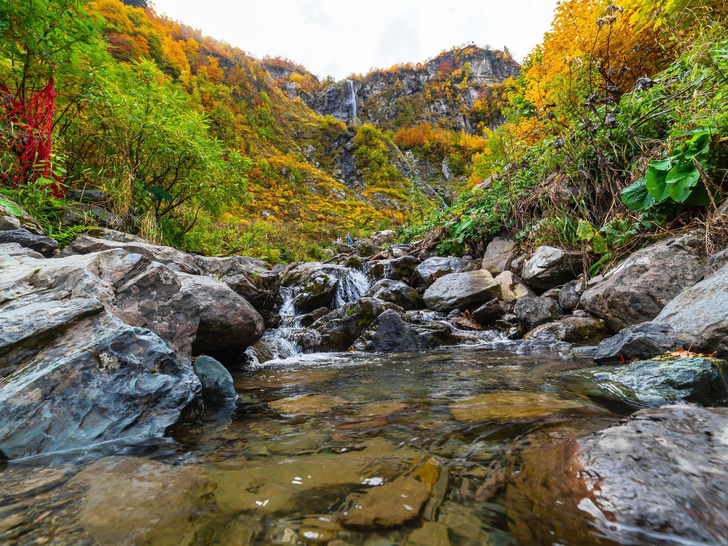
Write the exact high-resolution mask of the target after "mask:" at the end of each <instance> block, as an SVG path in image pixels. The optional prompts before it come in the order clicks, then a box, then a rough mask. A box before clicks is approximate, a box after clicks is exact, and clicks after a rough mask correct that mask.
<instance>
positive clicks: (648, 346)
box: [594, 322, 679, 364]
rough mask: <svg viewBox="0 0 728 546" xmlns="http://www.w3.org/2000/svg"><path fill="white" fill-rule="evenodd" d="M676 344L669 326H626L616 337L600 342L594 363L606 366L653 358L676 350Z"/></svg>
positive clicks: (647, 324) (673, 333) (653, 324)
mask: <svg viewBox="0 0 728 546" xmlns="http://www.w3.org/2000/svg"><path fill="white" fill-rule="evenodd" d="M678 344H679V342H678V340H677V338H676V336H675V331H674V330H673V329H672V327H671V326H669V325H666V324H656V323H653V322H644V323H642V324H635V325H634V326H628V327H627V328H625V329H624V330H622V331H621V332H619V333H618V334H617V335H616V336H613V337H610V338H609V339H605V340H604V341H602V343H600V344H599V348H598V349H597V352H596V353H595V354H594V362H596V363H597V364H606V363H609V362H629V361H630V360H633V359H635V358H639V359H648V358H654V357H656V356H660V355H663V354H665V353H666V352H667V351H670V350H672V349H676V348H677V345H678Z"/></svg>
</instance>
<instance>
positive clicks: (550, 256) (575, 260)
mask: <svg viewBox="0 0 728 546" xmlns="http://www.w3.org/2000/svg"><path fill="white" fill-rule="evenodd" d="M581 270H582V257H581V253H580V252H575V251H571V250H563V249H561V248H554V247H551V246H541V247H538V248H537V249H536V251H535V252H534V253H533V255H532V256H531V257H530V258H527V259H526V261H525V262H524V263H523V265H522V270H521V278H522V279H523V280H524V281H525V282H526V283H527V284H528V285H529V286H532V287H533V288H536V289H538V290H548V289H550V288H554V287H555V286H558V285H561V284H563V283H565V282H568V281H570V280H573V279H575V278H576V277H577V275H579V273H581Z"/></svg>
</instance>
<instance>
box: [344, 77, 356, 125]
mask: <svg viewBox="0 0 728 546" xmlns="http://www.w3.org/2000/svg"><path fill="white" fill-rule="evenodd" d="M346 81H347V82H349V92H350V93H351V95H350V98H349V103H350V104H351V119H352V120H354V121H356V118H357V117H358V113H357V108H356V92H355V91H354V82H353V81H351V80H346Z"/></svg>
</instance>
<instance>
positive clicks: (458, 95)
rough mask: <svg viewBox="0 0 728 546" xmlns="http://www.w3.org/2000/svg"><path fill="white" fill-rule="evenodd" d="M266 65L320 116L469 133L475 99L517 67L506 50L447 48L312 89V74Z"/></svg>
mask: <svg viewBox="0 0 728 546" xmlns="http://www.w3.org/2000/svg"><path fill="white" fill-rule="evenodd" d="M266 68H267V69H268V72H269V74H270V75H271V76H272V77H273V78H274V79H275V80H276V81H277V82H278V83H279V85H280V86H281V88H282V89H283V90H284V91H285V92H286V93H287V94H288V96H289V97H290V98H293V99H295V98H300V99H301V100H302V101H303V102H304V103H305V104H306V105H307V106H309V107H310V108H311V109H312V110H314V111H315V112H317V113H319V114H321V115H324V116H327V115H330V116H333V117H334V118H336V119H338V120H340V121H344V122H347V123H348V122H350V121H353V120H354V118H357V119H359V120H361V121H362V122H369V123H372V124H373V125H375V126H376V127H379V128H382V129H397V128H400V127H401V126H403V125H407V124H410V125H411V124H416V123H417V122H419V121H428V122H430V123H435V124H440V125H442V126H446V127H447V128H450V129H452V130H457V131H465V132H467V133H469V134H473V133H475V132H476V130H477V128H478V123H479V120H478V119H476V116H475V115H474V113H473V112H472V109H473V106H474V105H475V103H476V101H478V100H483V99H484V98H486V96H487V93H488V89H489V88H490V87H491V86H493V85H495V84H499V83H502V82H503V81H505V80H507V79H508V78H511V77H517V76H518V74H519V73H520V70H521V67H520V65H519V64H518V63H516V62H515V61H514V60H513V59H511V58H510V57H509V56H508V55H507V53H504V52H502V51H494V50H491V49H483V48H479V47H475V46H468V47H466V48H459V49H453V50H451V51H447V52H445V53H442V54H440V55H438V56H437V57H435V58H434V59H431V60H429V61H427V62H426V63H422V64H419V65H405V66H397V67H393V68H391V69H389V70H377V71H374V72H371V73H369V74H367V75H365V76H356V77H352V78H351V79H347V80H344V81H340V82H332V81H330V80H327V81H325V82H318V80H315V83H314V85H313V87H312V86H311V85H310V83H311V82H313V81H314V80H312V79H311V78H314V77H313V76H311V77H310V78H309V80H308V82H309V85H306V83H302V82H301V75H302V74H301V72H300V70H296V69H295V68H294V67H290V68H284V67H281V66H274V65H269V66H266ZM294 75H295V76H296V77H294ZM491 122H492V123H493V124H497V122H498V120H497V119H493V120H491Z"/></svg>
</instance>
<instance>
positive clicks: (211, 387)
mask: <svg viewBox="0 0 728 546" xmlns="http://www.w3.org/2000/svg"><path fill="white" fill-rule="evenodd" d="M192 368H193V369H194V371H195V375H197V377H198V378H199V380H200V384H201V385H202V399H203V400H204V402H205V406H209V407H222V406H225V405H227V404H229V403H235V400H236V398H237V396H238V395H237V393H236V392H235V383H234V382H233V377H232V376H231V375H230V372H229V371H227V370H226V369H225V366H223V365H222V364H220V363H219V362H218V361H217V360H215V359H214V358H210V357H209V356H199V357H197V358H196V359H195V361H194V362H193V363H192Z"/></svg>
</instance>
